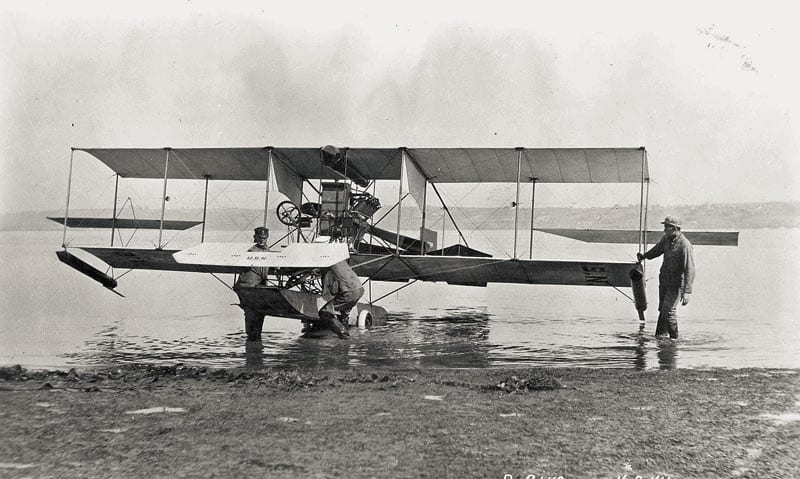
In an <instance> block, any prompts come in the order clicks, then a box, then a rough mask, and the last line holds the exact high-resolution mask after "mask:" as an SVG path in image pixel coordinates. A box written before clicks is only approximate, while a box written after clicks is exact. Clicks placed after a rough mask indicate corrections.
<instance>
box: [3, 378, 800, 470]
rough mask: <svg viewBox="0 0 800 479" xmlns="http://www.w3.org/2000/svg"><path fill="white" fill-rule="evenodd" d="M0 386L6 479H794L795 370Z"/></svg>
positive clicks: (27, 381) (798, 431)
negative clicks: (149, 478)
mask: <svg viewBox="0 0 800 479" xmlns="http://www.w3.org/2000/svg"><path fill="white" fill-rule="evenodd" d="M0 377H2V379H0V403H2V412H0V475H3V476H8V477H77V476H80V477H86V476H89V477H110V476H112V477H113V476H119V477H144V476H153V477H242V476H250V477H437V478H438V477H497V478H503V477H508V476H506V474H510V475H513V477H514V478H517V477H526V476H527V475H530V474H535V477H537V478H539V477H548V476H550V477H555V476H563V477H565V478H566V477H613V478H616V477H622V476H623V475H625V474H627V477H629V478H633V477H636V475H640V476H643V477H651V476H653V477H655V476H656V475H660V476H662V477H673V478H676V477H736V476H740V477H797V476H798V475H800V459H799V458H798V454H797V451H798V446H800V425H799V424H800V423H798V421H797V420H796V419H797V415H798V413H800V406H799V405H798V394H800V374H797V371H792V370H768V369H758V370H756V369H753V370H711V371H694V370H675V371H652V372H650V371H648V372H637V371H629V370H589V369H550V370H544V369H518V370H508V369H479V370H407V371H396V370H392V371H388V370H387V371H380V370H376V371H372V370H370V371H363V370H362V371H359V370H351V371H324V370H305V371H285V370H262V371H249V370H206V369H196V368H184V367H180V366H179V367H148V366H139V367H128V368H125V369H107V370H98V371H84V372H77V373H76V372H74V371H73V372H71V373H66V372H28V371H24V370H20V369H14V368H4V369H2V374H0ZM793 419H794V420H793Z"/></svg>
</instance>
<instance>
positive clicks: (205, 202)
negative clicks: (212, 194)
mask: <svg viewBox="0 0 800 479" xmlns="http://www.w3.org/2000/svg"><path fill="white" fill-rule="evenodd" d="M205 178H206V187H205V193H203V226H202V230H200V242H201V243H203V242H204V241H205V239H206V212H207V211H208V180H210V179H211V176H210V175H205Z"/></svg>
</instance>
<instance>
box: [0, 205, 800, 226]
mask: <svg viewBox="0 0 800 479" xmlns="http://www.w3.org/2000/svg"><path fill="white" fill-rule="evenodd" d="M384 209H388V208H383V209H382V210H384ZM382 210H379V211H378V213H377V214H376V217H377V218H380V217H381V215H382ZM530 211H531V210H530V208H526V207H524V206H522V205H520V209H519V212H518V214H517V216H518V221H519V225H520V228H527V227H528V225H529V223H530ZM450 213H451V214H452V215H453V217H454V218H455V220H456V222H457V223H458V224H459V226H460V227H461V228H462V229H468V230H472V229H485V230H510V229H514V216H515V214H514V209H513V208H511V207H510V206H507V207H499V208H475V207H453V208H450ZM534 213H535V217H534V224H535V226H537V227H542V228H545V227H551V228H553V227H561V228H605V229H636V228H638V225H639V206H638V205H626V206H613V207H603V208H574V207H543V208H536V210H535V212H534ZM667 214H670V215H677V216H679V217H681V218H682V219H683V221H684V228H685V229H690V230H691V229H693V230H701V229H702V230H737V229H759V228H797V227H800V202H768V203H740V204H716V203H715V204H704V205H677V206H660V205H651V206H650V208H649V211H648V221H647V223H648V225H649V227H650V229H658V228H659V224H658V223H659V221H660V220H661V218H663V217H664V216H666V215H667ZM70 215H71V216H91V217H109V216H111V212H110V211H108V210H107V209H95V210H78V211H72V212H71V213H70ZM160 215H161V212H160V210H148V209H141V210H138V211H137V217H139V218H159V217H160ZM443 215H444V212H443V211H442V209H441V208H440V207H429V209H428V211H427V215H426V216H427V223H426V224H427V225H428V227H432V226H433V225H435V224H437V223H438V224H439V225H441V220H442V217H443ZM48 216H64V212H63V211H25V212H20V213H12V214H0V231H49V230H58V229H60V228H61V226H60V225H59V224H57V223H55V222H53V221H50V220H48V219H47V217H48ZM202 216H203V213H202V209H198V208H192V209H180V210H169V209H168V210H167V215H166V217H167V219H173V220H174V219H181V220H184V219H194V220H199V219H201V218H202ZM261 218H263V211H262V210H260V209H245V208H230V209H224V210H223V209H209V210H208V215H207V219H208V227H209V228H210V229H214V230H231V231H240V230H242V229H246V228H249V226H250V224H249V223H248V221H250V222H259V221H260V220H261ZM396 218H397V216H396V213H395V212H391V213H390V214H389V215H388V216H387V217H386V218H385V219H384V220H383V224H386V225H392V226H394V225H395V224H396V221H397V219H396ZM401 220H402V221H401V227H402V228H403V229H409V228H419V225H420V224H421V220H422V215H421V213H420V211H419V210H418V209H416V208H414V207H404V208H403V210H402V214H401ZM447 224H448V229H449V228H452V223H451V222H450V220H449V219H448V220H447Z"/></svg>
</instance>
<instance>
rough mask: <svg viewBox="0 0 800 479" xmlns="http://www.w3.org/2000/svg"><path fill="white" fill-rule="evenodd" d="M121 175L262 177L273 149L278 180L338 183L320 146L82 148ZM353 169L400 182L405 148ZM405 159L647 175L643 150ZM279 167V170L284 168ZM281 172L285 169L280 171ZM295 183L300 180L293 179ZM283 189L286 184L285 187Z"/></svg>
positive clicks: (439, 166)
mask: <svg viewBox="0 0 800 479" xmlns="http://www.w3.org/2000/svg"><path fill="white" fill-rule="evenodd" d="M78 150H80V151H85V152H86V153H89V154H90V155H92V156H94V157H96V158H98V159H99V160H100V161H102V162H103V163H105V164H106V165H108V167H110V168H111V169H112V170H114V171H115V172H116V173H118V174H119V175H120V176H122V177H123V178H163V177H164V167H165V163H166V159H167V155H168V154H169V167H168V172H167V173H168V177H169V178H170V179H204V178H210V179H212V180H260V181H264V180H266V178H267V175H268V171H269V168H268V164H269V157H270V151H271V153H272V158H273V162H274V165H275V166H274V168H275V170H276V171H275V172H276V174H277V176H278V177H279V180H280V177H283V180H284V181H286V179H287V177H288V176H292V175H294V176H296V177H297V178H299V179H323V180H327V179H336V178H341V176H340V175H339V174H338V173H336V172H334V171H332V170H330V169H328V168H325V167H324V166H323V163H322V160H321V154H320V151H321V149H320V148H280V147H274V148H173V149H164V148H113V149H107V148H106V149H104V148H81V149H78ZM342 150H343V151H344V154H345V155H346V158H347V162H348V164H351V165H353V166H354V167H355V168H357V169H358V171H360V172H361V173H362V174H363V175H364V176H365V177H366V178H368V179H372V180H399V179H400V175H401V165H402V157H403V155H402V149H401V148H342ZM406 152H407V156H408V158H409V159H410V161H412V162H413V163H414V164H415V165H416V167H417V168H418V169H419V171H420V172H421V173H422V175H424V177H425V178H426V179H427V180H428V181H431V182H433V183H482V182H492V183H509V182H510V183H514V182H516V181H517V172H518V170H519V179H520V181H522V182H527V181H530V180H531V179H532V178H536V180H537V181H538V182H539V183H638V182H641V181H642V179H643V178H648V177H649V172H648V169H647V156H646V153H645V149H644V148H643V147H640V148H524V149H520V150H517V149H515V148H408V149H406ZM278 165H280V166H278ZM278 170H281V172H280V173H278ZM292 182H293V183H296V181H292ZM279 186H280V187H282V186H283V185H280V184H279Z"/></svg>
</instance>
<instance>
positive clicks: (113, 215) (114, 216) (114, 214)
mask: <svg viewBox="0 0 800 479" xmlns="http://www.w3.org/2000/svg"><path fill="white" fill-rule="evenodd" d="M118 194H119V173H117V174H116V175H114V211H113V212H112V213H111V246H114V233H115V230H116V226H117V197H118ZM65 223H66V221H65Z"/></svg>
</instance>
